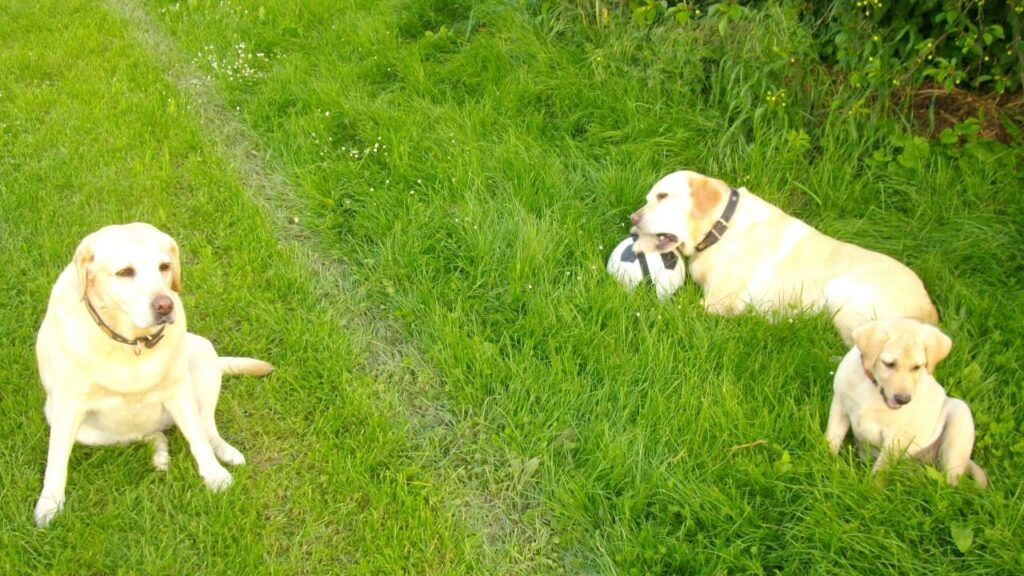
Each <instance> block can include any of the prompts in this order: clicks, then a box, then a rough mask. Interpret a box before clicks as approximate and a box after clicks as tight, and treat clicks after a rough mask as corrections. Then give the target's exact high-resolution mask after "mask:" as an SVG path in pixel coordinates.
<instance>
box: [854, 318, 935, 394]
mask: <svg viewBox="0 0 1024 576" xmlns="http://www.w3.org/2000/svg"><path fill="white" fill-rule="evenodd" d="M853 341H854V343H855V344H856V345H857V348H858V349H859V350H860V352H861V361H862V362H863V363H864V370H865V372H867V373H868V374H869V375H870V376H873V377H874V379H875V382H876V383H877V384H878V391H879V393H880V394H881V395H882V398H883V399H884V400H885V405H886V406H888V407H889V408H890V409H892V410H898V409H899V408H901V407H902V406H903V405H905V404H907V403H909V402H911V401H912V400H913V399H914V394H915V393H917V387H918V384H919V383H920V381H921V378H922V377H923V375H924V374H925V372H927V373H928V374H933V373H934V372H935V366H936V365H937V364H938V363H939V362H940V361H942V359H943V358H945V357H946V356H947V355H948V354H949V350H950V349H951V348H952V347H953V341H952V340H950V338H949V336H946V335H945V334H943V333H942V332H941V331H940V330H939V329H938V328H936V327H934V326H931V325H928V324H922V323H920V322H917V321H916V320H908V319H903V318H900V319H894V320H885V321H877V322H870V323H868V324H864V325H863V326H860V327H858V328H857V329H856V330H854V331H853Z"/></svg>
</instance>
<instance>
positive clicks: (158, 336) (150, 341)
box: [82, 294, 167, 356]
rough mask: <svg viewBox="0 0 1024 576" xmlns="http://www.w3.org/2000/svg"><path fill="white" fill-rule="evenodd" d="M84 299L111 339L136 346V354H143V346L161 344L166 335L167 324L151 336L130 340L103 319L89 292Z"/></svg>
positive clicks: (148, 346)
mask: <svg viewBox="0 0 1024 576" xmlns="http://www.w3.org/2000/svg"><path fill="white" fill-rule="evenodd" d="M82 300H83V301H85V308H86V309H87V310H88V311H89V315H90V316H92V319H93V320H94V321H95V322H96V325H97V326H99V327H100V329H101V330H103V332H104V333H105V334H106V335H107V336H109V337H110V339H111V340H113V341H115V342H120V343H121V344H127V345H129V346H135V355H136V356H138V355H139V354H142V347H143V346H145V347H146V349H147V350H149V349H150V348H152V347H154V346H156V345H157V344H159V343H160V340H162V339H163V337H164V328H166V327H167V325H166V324H165V325H163V326H161V327H160V329H159V330H157V331H156V332H155V333H153V334H150V335H149V336H140V337H138V338H136V339H134V340H129V339H127V338H125V337H124V336H121V335H120V334H118V333H117V332H114V329H113V328H111V327H110V326H108V325H107V323H106V322H104V321H103V318H100V313H99V312H97V311H96V308H95V307H93V305H92V301H90V300H89V295H88V294H86V295H85V296H83V297H82Z"/></svg>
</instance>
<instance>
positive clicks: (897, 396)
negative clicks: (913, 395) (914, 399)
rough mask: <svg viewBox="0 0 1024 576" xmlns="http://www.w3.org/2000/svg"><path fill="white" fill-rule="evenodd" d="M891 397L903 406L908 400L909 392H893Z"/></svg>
mask: <svg viewBox="0 0 1024 576" xmlns="http://www.w3.org/2000/svg"><path fill="white" fill-rule="evenodd" d="M892 399H893V400H895V401H896V403H897V404H899V405H900V406H903V405H904V404H906V403H907V402H910V394H893V396H892Z"/></svg>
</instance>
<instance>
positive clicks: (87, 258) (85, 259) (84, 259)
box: [71, 235, 96, 298]
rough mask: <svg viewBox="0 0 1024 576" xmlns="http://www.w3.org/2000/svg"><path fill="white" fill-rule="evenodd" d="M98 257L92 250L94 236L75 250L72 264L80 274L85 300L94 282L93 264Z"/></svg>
mask: <svg viewBox="0 0 1024 576" xmlns="http://www.w3.org/2000/svg"><path fill="white" fill-rule="evenodd" d="M95 259H96V255H95V253H94V252H93V249H92V235H89V236H86V237H85V238H84V239H83V240H82V241H81V242H80V243H79V244H78V248H75V255H74V257H73V258H72V259H71V262H72V263H73V264H74V265H75V271H76V272H77V273H78V286H79V288H81V290H82V298H85V296H86V293H87V291H88V290H89V282H91V281H92V274H91V272H92V263H93V261H94V260H95Z"/></svg>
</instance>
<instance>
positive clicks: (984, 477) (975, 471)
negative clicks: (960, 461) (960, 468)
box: [967, 460, 988, 488]
mask: <svg viewBox="0 0 1024 576" xmlns="http://www.w3.org/2000/svg"><path fill="white" fill-rule="evenodd" d="M967 473H968V474H970V475H971V476H972V477H973V478H974V481H975V482H977V483H978V486H981V487H982V488H988V474H985V471H984V470H982V469H981V466H978V465H977V464H975V463H974V460H969V461H968V462H967Z"/></svg>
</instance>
